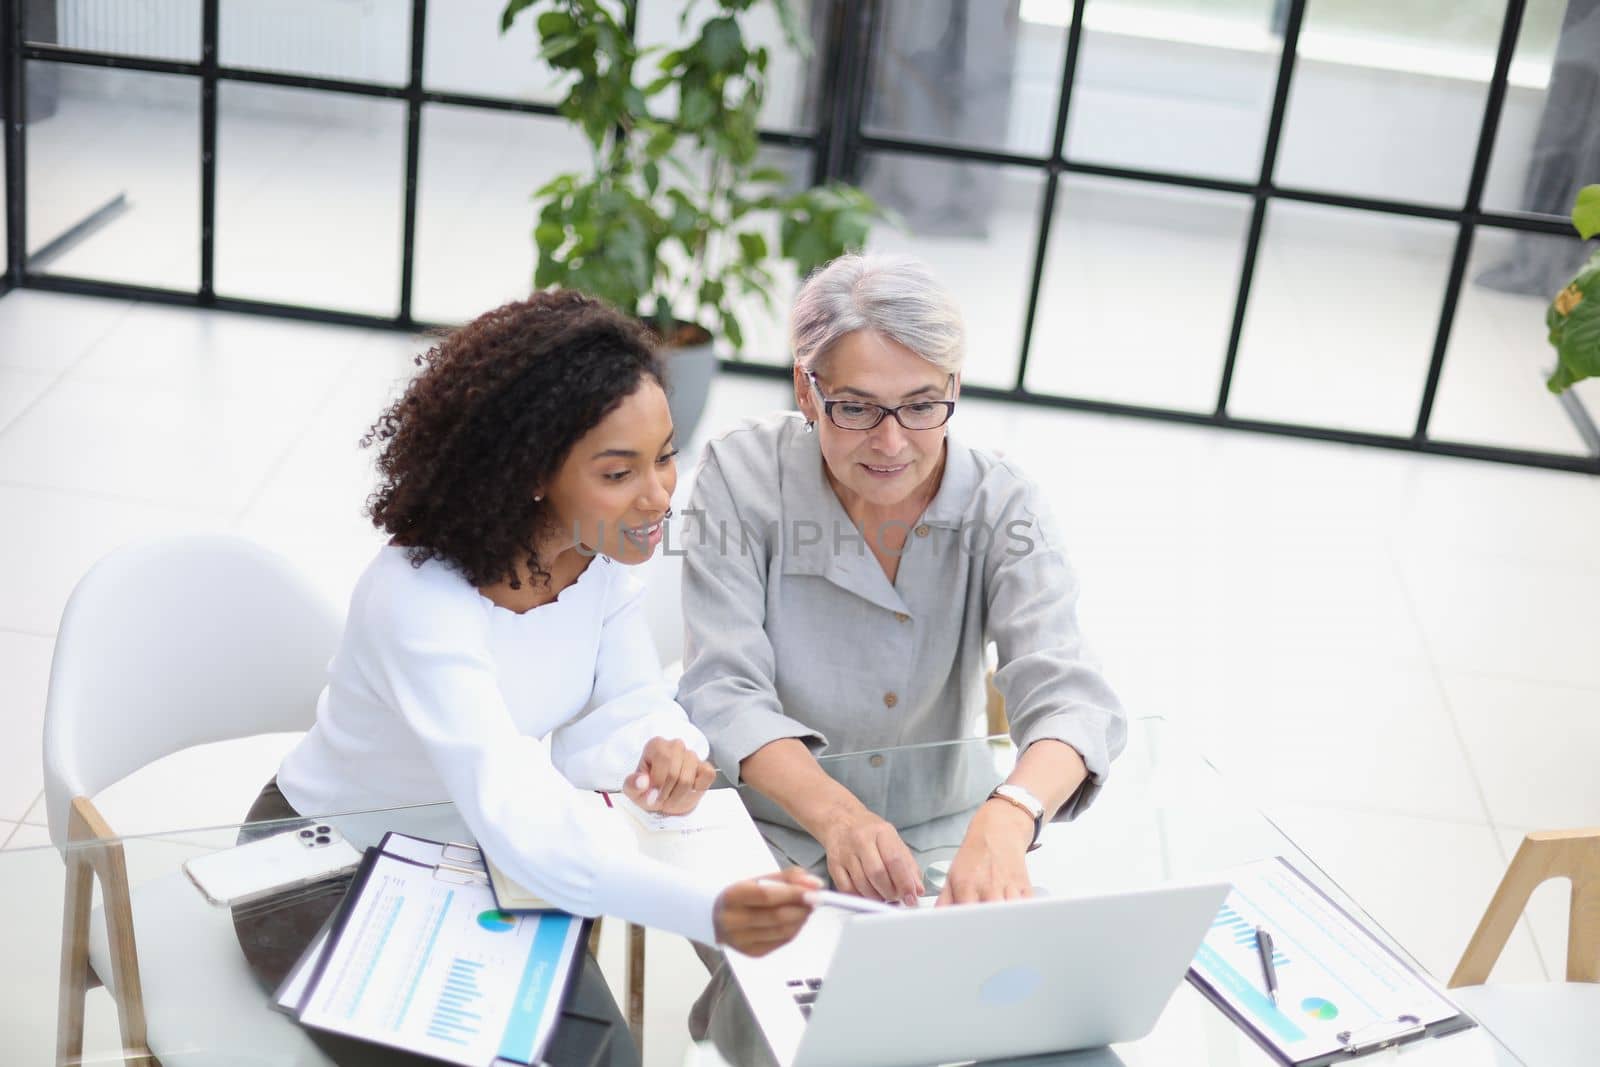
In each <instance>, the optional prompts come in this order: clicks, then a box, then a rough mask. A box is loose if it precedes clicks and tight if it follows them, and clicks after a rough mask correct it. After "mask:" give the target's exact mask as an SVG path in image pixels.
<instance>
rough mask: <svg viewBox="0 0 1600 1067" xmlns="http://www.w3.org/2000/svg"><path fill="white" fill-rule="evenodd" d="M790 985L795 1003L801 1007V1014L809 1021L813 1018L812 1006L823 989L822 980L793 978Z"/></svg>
mask: <svg viewBox="0 0 1600 1067" xmlns="http://www.w3.org/2000/svg"><path fill="white" fill-rule="evenodd" d="M788 985H789V992H790V993H791V994H792V995H793V996H794V1002H795V1003H796V1004H797V1005H799V1006H800V1014H801V1015H803V1016H805V1017H806V1018H807V1019H809V1018H811V1005H813V1004H815V1003H816V1002H817V992H818V990H820V989H821V988H822V979H820V978H791V979H789V982H788Z"/></svg>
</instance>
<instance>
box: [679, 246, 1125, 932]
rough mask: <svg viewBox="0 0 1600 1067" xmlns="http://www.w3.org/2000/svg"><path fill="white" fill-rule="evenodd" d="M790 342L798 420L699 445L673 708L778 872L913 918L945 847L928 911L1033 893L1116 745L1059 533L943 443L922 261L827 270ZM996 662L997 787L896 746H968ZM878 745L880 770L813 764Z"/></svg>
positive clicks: (959, 758)
mask: <svg viewBox="0 0 1600 1067" xmlns="http://www.w3.org/2000/svg"><path fill="white" fill-rule="evenodd" d="M792 341H793V347H794V361H795V362H794V391H795V400H796V403H797V404H798V406H799V409H800V417H798V418H797V417H795V416H794V415H793V414H788V415H778V416H774V417H770V418H765V419H759V420H751V421H749V422H747V423H745V424H743V425H741V426H740V427H738V428H737V429H734V430H732V431H730V432H728V433H726V434H724V435H723V436H721V437H720V438H718V439H717V440H715V441H712V442H711V443H710V444H709V445H708V446H707V447H706V451H705V455H704V458H703V460H702V463H701V467H700V472H699V475H698V477H697V479H696V483H695V488H694V493H693V498H692V503H691V507H690V508H689V509H688V512H687V515H688V518H689V520H690V521H689V523H688V526H687V531H686V532H687V535H688V536H687V544H686V553H685V559H684V578H683V600H684V617H685V623H686V626H687V635H688V636H687V647H686V657H685V669H684V673H683V676H682V679H681V681H680V682H679V688H678V699H679V701H680V703H681V704H682V705H683V706H684V708H685V709H687V711H688V713H689V716H690V718H691V719H692V720H693V721H694V723H695V725H696V726H698V727H699V728H700V729H701V731H702V732H704V734H705V735H706V737H707V738H708V739H709V740H710V743H711V756H712V761H713V762H714V763H715V764H716V765H717V766H718V767H719V768H721V770H722V771H723V772H724V773H725V774H726V775H728V776H729V777H730V778H732V779H733V780H734V781H735V782H736V783H741V784H745V785H747V786H749V787H750V788H749V789H746V791H745V792H746V795H747V797H749V798H750V801H751V809H752V813H753V814H754V815H755V816H756V817H757V819H758V820H759V825H760V826H761V829H762V831H763V833H764V834H765V835H766V837H767V840H768V843H769V844H770V845H771V846H772V847H773V849H774V851H775V852H777V853H780V854H781V855H783V856H785V857H787V858H788V859H790V860H792V861H794V862H796V863H799V864H801V865H802V866H810V867H813V868H816V869H819V870H820V868H821V866H822V865H823V863H824V861H825V864H826V871H827V874H828V875H829V876H830V877H831V878H832V880H833V882H834V883H835V885H836V886H837V887H838V888H840V889H842V890H844V891H846V892H851V893H857V894H860V895H862V896H865V897H871V898H875V899H881V900H891V901H904V902H906V903H915V902H916V898H917V897H918V896H920V895H923V894H924V893H925V892H927V891H928V889H929V886H928V884H927V882H928V881H929V879H928V878H925V874H928V873H929V872H927V871H925V870H924V869H923V867H922V865H921V864H920V863H919V856H925V855H926V854H927V852H928V851H929V850H932V849H938V848H945V849H948V850H951V851H953V858H952V859H950V860H949V866H948V872H947V874H946V875H945V877H944V879H943V885H942V887H940V889H939V900H940V903H952V902H953V903H964V902H968V901H980V900H1005V899H1012V898H1017V897H1026V896H1029V895H1030V894H1031V884H1030V880H1029V878H1028V872H1027V868H1026V865H1025V864H1024V854H1025V853H1026V852H1027V850H1028V849H1029V847H1030V846H1031V845H1032V844H1033V843H1034V842H1035V841H1036V840H1037V837H1038V833H1039V830H1040V828H1041V826H1042V824H1043V822H1044V821H1046V820H1049V819H1052V818H1057V817H1062V818H1070V817H1072V816H1074V815H1076V814H1077V813H1079V812H1081V811H1083V810H1084V809H1085V808H1086V807H1087V806H1088V805H1089V803H1090V802H1091V800H1092V799H1093V798H1094V796H1095V794H1096V793H1097V792H1098V791H1099V789H1100V788H1101V785H1102V784H1103V783H1104V781H1105V779H1106V776H1107V774H1108V773H1109V771H1110V768H1111V761H1112V760H1113V759H1114V758H1115V757H1116V755H1117V754H1118V752H1120V751H1121V749H1122V747H1123V744H1124V741H1125V737H1126V721H1125V717H1124V715H1123V712H1122V710H1121V708H1120V706H1119V704H1118V701H1117V698H1116V696H1115V694H1113V693H1112V691H1111V689H1110V687H1109V686H1108V685H1107V684H1106V682H1105V680H1104V679H1103V678H1102V677H1101V676H1100V674H1099V673H1097V671H1096V670H1095V668H1094V667H1092V666H1091V665H1090V664H1089V663H1088V662H1087V660H1086V654H1085V650H1084V647H1083V643H1082V641H1081V639H1080V636H1079V633H1078V623H1077V618H1076V613H1075V603H1076V594H1077V589H1076V583H1075V580H1074V578H1073V574H1072V571H1071V569H1070V567H1069V566H1068V563H1067V559H1066V556H1065V555H1064V552H1063V547H1062V544H1061V540H1060V537H1059V534H1058V533H1057V532H1056V530H1055V529H1054V527H1053V526H1052V525H1051V524H1050V522H1049V521H1048V519H1047V510H1048V509H1047V508H1046V507H1045V504H1044V500H1043V498H1042V495H1041V493H1040V492H1039V490H1038V489H1037V488H1036V487H1035V486H1034V485H1033V484H1032V483H1031V482H1029V481H1028V480H1027V479H1026V478H1025V477H1024V476H1023V475H1022V474H1021V473H1020V472H1019V471H1018V470H1017V469H1016V468H1015V467H1014V466H1013V465H1012V464H1011V463H1009V462H1007V461H1005V460H1003V459H1000V458H998V457H997V456H995V455H993V454H991V453H988V452H984V451H981V450H979V449H974V448H969V447H967V446H966V445H964V444H962V443H960V442H959V441H958V440H957V439H956V438H955V437H953V436H951V435H950V434H949V432H948V423H949V421H950V418H951V416H952V414H953V413H954V411H955V408H956V404H957V398H958V397H959V395H960V389H961V365H962V359H963V356H964V355H965V335H964V330H963V326H962V321H961V315H960V312H959V311H958V309H957V307H956V305H955V302H954V300H953V299H952V298H951V297H950V295H949V294H948V293H947V292H946V291H945V290H944V289H943V288H942V287H941V286H940V285H939V284H938V283H937V282H935V281H934V279H933V278H932V276H931V275H930V274H929V272H928V271H927V269H926V268H925V267H924V266H922V265H921V264H920V263H917V262H916V261H914V260H911V259H907V258H904V257H896V256H861V255H849V256H844V257H842V258H840V259H837V260H834V261H833V262H832V263H830V264H828V265H827V266H826V267H824V268H822V269H820V270H819V271H817V272H816V273H815V274H813V275H812V276H811V277H810V278H809V279H808V280H807V282H806V283H805V285H804V287H803V288H802V289H801V291H800V293H799V295H798V297H797V298H796V300H795V305H794V311H793V323H792ZM989 642H993V643H994V644H995V646H996V647H997V650H998V655H999V659H998V667H997V669H996V670H995V673H994V677H993V681H994V685H995V687H996V688H997V689H998V690H999V692H1000V694H1001V695H1002V696H1003V697H1004V701H1005V708H1006V712H1007V714H1008V717H1009V722H1010V731H1011V736H1012V738H1013V739H1014V740H1015V743H1016V747H1017V751H1018V753H1019V758H1018V759H1017V761H1016V764H1015V767H1014V769H1013V770H1012V771H1011V773H1010V775H1009V776H1008V777H1007V778H1006V780H1005V782H1004V783H1000V782H999V781H998V775H997V774H996V772H995V770H994V767H993V763H992V761H990V760H988V759H986V758H978V757H981V756H982V755H983V754H982V753H979V752H978V751H977V750H976V748H975V747H974V746H958V747H956V748H955V749H950V750H946V751H945V753H944V756H943V757H940V756H938V755H937V754H934V755H930V754H928V753H927V751H926V750H925V751H924V753H923V755H922V756H921V757H919V758H912V754H911V753H908V752H906V751H904V750H903V749H901V746H907V745H913V744H916V743H919V742H932V741H949V740H955V739H958V738H963V737H971V736H974V735H976V734H978V733H980V732H981V729H980V727H979V726H978V724H979V723H981V722H982V721H983V718H984V708H985V675H986V662H985V649H986V646H987V645H988V643H989ZM873 749H883V750H896V749H899V751H889V752H887V753H886V756H879V757H874V758H864V759H861V760H850V761H844V762H845V763H847V764H848V767H847V768H843V769H840V770H837V771H836V772H835V773H834V774H830V773H829V771H828V770H827V769H826V768H825V765H824V764H819V763H818V761H817V758H816V757H817V756H818V754H820V753H822V752H824V751H827V752H859V751H867V750H873ZM757 794H758V795H757ZM940 873H943V872H940Z"/></svg>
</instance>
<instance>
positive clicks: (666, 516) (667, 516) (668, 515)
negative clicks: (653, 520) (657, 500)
mask: <svg viewBox="0 0 1600 1067" xmlns="http://www.w3.org/2000/svg"><path fill="white" fill-rule="evenodd" d="M670 518H672V508H670V507H669V508H667V513H666V514H665V515H663V516H661V521H662V522H666V521H667V520H668V519H670Z"/></svg>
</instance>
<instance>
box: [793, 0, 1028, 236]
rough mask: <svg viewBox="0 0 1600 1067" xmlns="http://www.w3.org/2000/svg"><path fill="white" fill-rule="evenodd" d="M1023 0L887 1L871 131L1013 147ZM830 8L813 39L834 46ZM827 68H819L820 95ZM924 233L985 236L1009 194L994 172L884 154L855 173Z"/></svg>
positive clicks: (878, 39) (868, 112)
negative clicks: (1003, 193)
mask: <svg viewBox="0 0 1600 1067" xmlns="http://www.w3.org/2000/svg"><path fill="white" fill-rule="evenodd" d="M1019 3H1020V0H884V2H883V3H882V4H881V6H880V7H879V16H880V17H879V22H878V25H877V27H876V32H875V35H874V41H873V55H872V61H871V64H870V67H871V69H870V72H869V80H868V84H867V92H866V100H865V108H864V112H865V113H864V115H863V116H862V122H863V125H864V126H865V127H866V129H867V130H868V132H871V133H878V134H882V135H884V136H888V137H905V138H914V139H917V140H929V141H942V142H946V143H949V144H954V145H962V146H966V147H980V148H995V149H1003V148H1005V131H1006V128H1007V125H1008V123H1009V121H1010V117H1011V91H1012V81H1013V79H1014V77H1015V75H1014V71H1015V68H1016V56H1017V32H1018V14H1017V10H1018V7H1019ZM826 11H827V5H826V4H821V3H818V4H814V5H813V18H812V32H813V36H814V37H815V39H816V40H817V42H818V45H819V47H820V46H821V45H822V44H823V43H824V42H825V40H826V37H825V32H826V23H825V15H826ZM821 70H822V64H820V63H817V64H813V68H812V78H813V82H812V89H813V91H814V90H815V87H816V81H815V79H816V78H818V77H819V76H820V74H821ZM852 177H854V178H855V179H856V180H857V181H859V183H860V184H861V185H862V186H863V187H864V188H865V189H866V190H867V192H869V193H871V194H872V195H873V197H875V198H876V199H877V200H878V202H879V203H880V204H883V205H885V206H887V207H890V208H893V209H894V210H895V211H897V212H899V213H900V214H901V215H902V216H904V218H905V220H906V223H907V225H908V226H909V228H910V229H911V230H912V231H913V232H914V233H919V234H950V235H958V236H973V237H982V236H984V235H985V234H986V233H987V230H988V223H989V213H990V210H991V209H992V207H993V205H994V200H995V197H996V196H997V195H998V193H999V190H1000V178H1001V175H1000V173H999V171H998V170H996V169H995V168H994V167H991V166H987V165H982V164H972V163H961V162H955V161H950V160H938V159H926V158H915V157H912V156H905V155H899V154H894V155H890V154H881V155H876V156H872V157H870V158H869V159H868V161H867V163H866V166H865V167H864V169H863V172H862V173H861V174H860V175H852Z"/></svg>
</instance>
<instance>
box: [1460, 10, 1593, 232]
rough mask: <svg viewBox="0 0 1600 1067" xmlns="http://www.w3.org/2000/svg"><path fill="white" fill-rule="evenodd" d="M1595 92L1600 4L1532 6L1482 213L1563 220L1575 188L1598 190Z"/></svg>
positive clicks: (1520, 42)
mask: <svg viewBox="0 0 1600 1067" xmlns="http://www.w3.org/2000/svg"><path fill="white" fill-rule="evenodd" d="M1597 86H1600V4H1597V3H1594V2H1593V0H1577V2H1574V3H1570V4H1569V3H1568V2H1567V0H1530V2H1529V4H1528V10H1527V14H1526V15H1525V16H1524V18H1523V25H1522V33H1521V35H1520V36H1519V37H1518V39H1517V51H1516V55H1515V57H1514V59H1513V60H1512V63H1511V77H1510V81H1509V84H1508V85H1507V86H1506V99H1505V106H1504V108H1503V109H1502V111H1501V113H1500V127H1499V129H1498V131H1497V132H1496V135H1495V147H1494V156H1493V158H1492V159H1491V160H1490V163H1489V180H1488V184H1487V185H1485V187H1484V190H1483V204H1484V207H1486V208H1488V209H1490V210H1491V211H1529V212H1537V213H1539V214H1545V215H1561V216H1565V215H1566V214H1567V213H1568V212H1570V211H1571V210H1572V200H1573V197H1574V196H1575V195H1576V194H1577V191H1578V190H1579V189H1580V188H1582V187H1583V186H1584V185H1587V184H1590V183H1592V182H1600V121H1597V119H1596V113H1595V109H1596V106H1597V103H1600V90H1597V88H1596V87H1597ZM1558 258H1559V256H1558Z"/></svg>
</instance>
